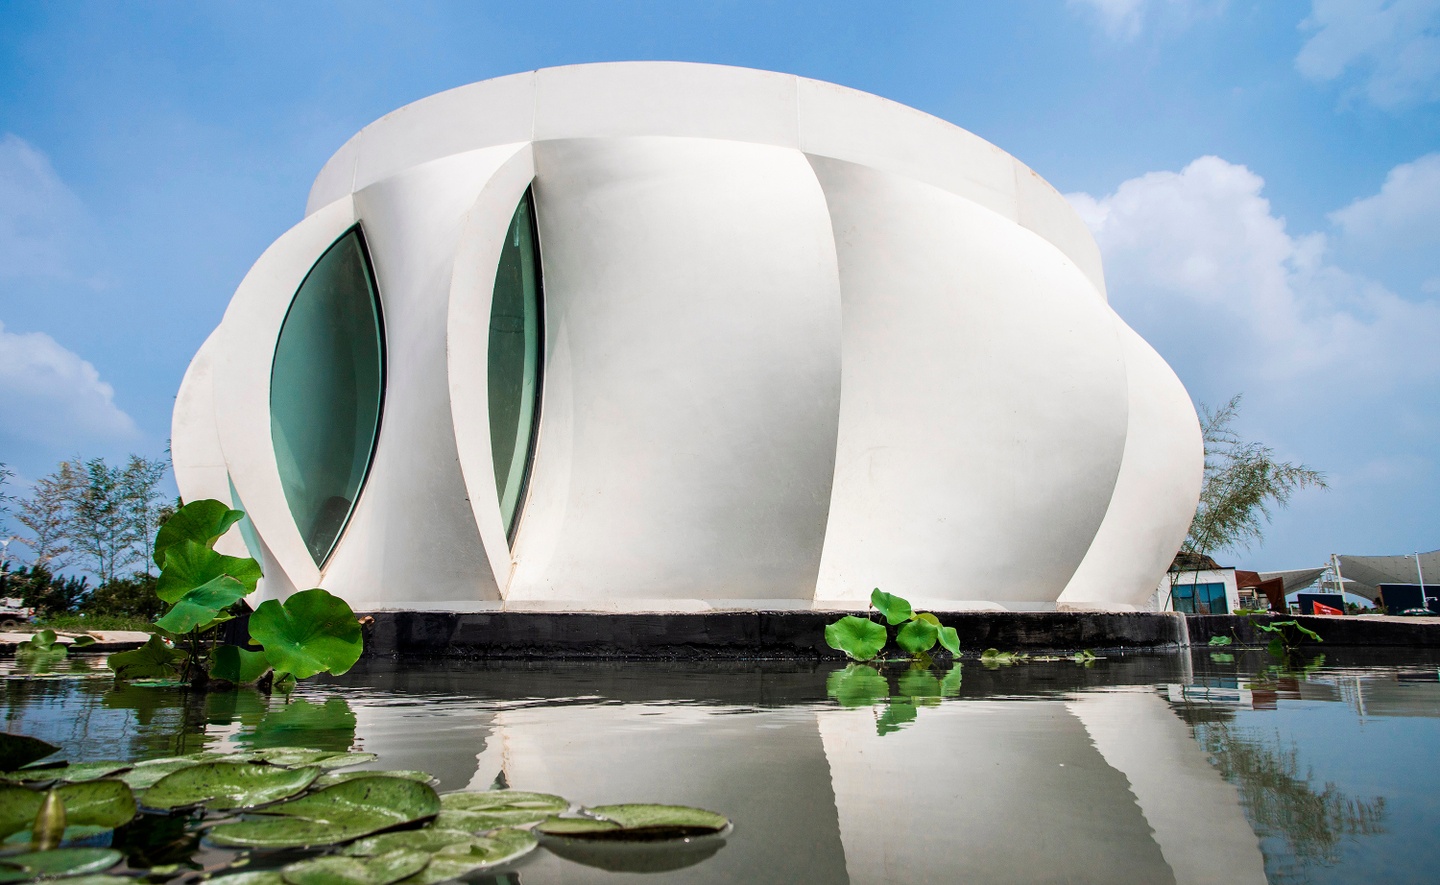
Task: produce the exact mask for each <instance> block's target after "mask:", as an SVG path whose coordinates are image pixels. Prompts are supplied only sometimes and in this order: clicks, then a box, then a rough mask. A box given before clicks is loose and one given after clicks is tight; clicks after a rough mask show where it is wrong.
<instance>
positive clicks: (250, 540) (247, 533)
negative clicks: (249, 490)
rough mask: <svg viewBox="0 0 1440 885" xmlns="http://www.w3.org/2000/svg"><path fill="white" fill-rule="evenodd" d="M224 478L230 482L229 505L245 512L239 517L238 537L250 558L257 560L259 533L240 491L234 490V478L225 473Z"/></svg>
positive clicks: (258, 558)
mask: <svg viewBox="0 0 1440 885" xmlns="http://www.w3.org/2000/svg"><path fill="white" fill-rule="evenodd" d="M225 479H226V480H227V481H229V483H230V506H231V507H234V508H235V509H236V510H239V511H240V512H241V513H244V514H245V515H244V516H242V517H240V522H239V526H240V537H241V538H243V539H244V540H245V549H246V550H247V551H248V552H249V553H250V558H251V559H253V560H255V561H256V562H259V561H261V559H262V557H261V556H260V535H259V533H258V532H256V531H255V523H253V522H251V521H250V511H248V510H246V509H245V502H243V501H241V500H240V493H239V492H237V491H236V490H235V480H234V478H233V477H231V476H230V474H228V473H227V474H225Z"/></svg>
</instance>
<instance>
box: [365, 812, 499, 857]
mask: <svg viewBox="0 0 1440 885" xmlns="http://www.w3.org/2000/svg"><path fill="white" fill-rule="evenodd" d="M441 813H442V814H443V813H444V812H441ZM474 839H475V834H474V833H469V832H466V831H465V830H447V829H443V828H440V827H437V826H428V827H426V828H424V829H423V830H401V831H399V832H397V833H381V834H380V835H378V836H370V837H367V838H365V839H361V840H360V841H358V842H354V843H352V844H350V845H347V846H346V847H345V850H344V851H343V852H342V853H343V854H349V855H351V856H353V857H368V856H370V855H375V854H385V853H387V852H390V851H397V850H399V849H401V848H409V849H413V850H415V851H428V852H431V853H432V854H433V853H434V852H437V851H440V850H441V849H443V848H445V847H446V846H449V845H458V844H460V843H462V842H465V843H468V842H472V841H474Z"/></svg>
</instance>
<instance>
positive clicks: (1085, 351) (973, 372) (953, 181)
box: [172, 63, 1202, 611]
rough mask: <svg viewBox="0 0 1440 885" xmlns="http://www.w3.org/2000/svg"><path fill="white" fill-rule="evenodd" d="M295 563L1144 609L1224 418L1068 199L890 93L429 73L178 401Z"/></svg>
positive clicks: (195, 469) (607, 599)
mask: <svg viewBox="0 0 1440 885" xmlns="http://www.w3.org/2000/svg"><path fill="white" fill-rule="evenodd" d="M172 450H173V456H174V463H175V472H176V476H177V479H178V481H179V485H180V490H181V494H182V496H183V497H184V498H186V499H187V500H189V499H195V498H204V497H214V498H220V499H222V500H228V501H231V502H232V503H233V504H234V505H235V506H237V507H239V508H241V509H243V510H245V511H246V513H247V514H248V518H247V520H245V521H244V522H243V523H242V524H241V529H243V532H239V533H237V535H239V534H243V540H242V538H241V537H238V536H237V537H233V538H227V539H226V540H225V541H224V542H222V543H225V544H229V545H231V546H233V547H236V548H239V547H240V546H241V545H242V543H243V545H244V546H248V547H249V548H250V549H251V551H252V552H253V553H254V554H255V555H256V556H257V558H259V559H260V560H261V561H262V563H263V565H264V567H265V574H266V578H265V581H264V583H263V585H262V594H263V595H264V596H267V597H282V596H284V595H286V594H288V593H289V592H292V591H294V590H296V589H303V588H306V587H312V586H320V587H324V588H326V589H327V590H330V591H331V592H333V593H337V594H339V595H341V596H344V597H345V598H346V599H348V600H349V601H350V602H351V604H352V605H353V606H355V607H356V608H372V609H380V608H392V609H449V610H484V609H487V608H501V607H503V608H506V609H525V608H529V609H551V610H588V611H644V610H675V611H687V610H706V609H712V608H763V609H784V608H808V607H816V608H852V607H863V606H864V604H865V600H866V599H867V598H868V595H869V593H870V590H871V588H873V587H877V586H878V587H881V588H883V589H885V590H887V591H890V592H892V593H897V594H901V595H903V596H906V597H909V598H911V599H913V600H915V601H917V602H918V603H921V604H924V605H926V606H928V607H930V608H933V609H937V610H942V611H943V610H960V609H966V608H996V607H999V608H1006V609H1016V610H1026V609H1047V608H1050V609H1053V608H1055V607H1056V606H1057V605H1059V606H1060V607H1062V608H1063V607H1066V606H1073V607H1076V608H1099V609H1116V610H1123V609H1128V608H1133V607H1136V606H1140V605H1143V604H1144V602H1145V600H1146V599H1147V598H1148V597H1149V596H1150V595H1151V594H1152V593H1153V592H1154V589H1155V586H1156V583H1157V581H1158V580H1159V578H1160V577H1161V575H1162V574H1164V572H1165V569H1166V567H1167V566H1168V564H1169V562H1170V559H1171V557H1172V555H1173V553H1174V552H1175V550H1176V548H1177V547H1178V546H1179V543H1180V541H1181V539H1182V537H1183V536H1184V534H1185V531H1186V527H1187V525H1188V523H1189V519H1190V516H1191V514H1192V513H1193V512H1194V507H1195V502H1196V498H1197V495H1198V492H1199V485H1200V475H1201V464H1202V452H1201V443H1200V435H1199V429H1198V426H1197V422H1196V418H1195V413H1194V410H1193V408H1192V406H1191V404H1190V400H1189V398H1188V396H1187V395H1186V393H1185V390H1184V388H1183V387H1182V386H1181V384H1180V382H1179V380H1178V379H1177V378H1176V377H1175V375H1174V373H1173V372H1172V371H1171V370H1170V368H1169V367H1168V366H1167V365H1166V364H1165V362H1164V361H1163V360H1162V359H1161V358H1160V357H1159V356H1158V355H1157V354H1156V353H1155V351H1154V350H1152V349H1151V348H1150V347H1149V346H1148V345H1147V344H1146V343H1145V342H1144V341H1143V340H1141V338H1140V337H1139V336H1138V335H1136V334H1135V332H1133V331H1132V330H1131V329H1130V328H1129V327H1128V326H1126V325H1125V323H1124V322H1123V321H1122V320H1121V319H1120V317H1118V316H1117V315H1116V314H1115V312H1114V311H1112V310H1111V309H1110V307H1109V305H1108V304H1107V303H1106V297H1105V281H1104V276H1103V273H1102V270H1101V263H1100V255H1099V252H1098V250H1097V248H1096V246H1095V242H1094V240H1093V239H1092V238H1091V236H1090V234H1089V232H1088V231H1087V230H1086V228H1085V226H1084V224H1083V223H1082V222H1081V220H1080V218H1079V217H1078V216H1077V215H1076V214H1075V212H1074V211H1073V210H1072V209H1071V208H1070V206H1069V205H1068V204H1067V203H1066V201H1065V200H1064V199H1063V198H1062V197H1061V196H1060V194H1059V193H1057V192H1056V191H1055V190H1054V189H1053V188H1051V187H1050V186H1049V185H1048V184H1046V183H1045V182H1044V181H1043V180H1041V179H1040V177H1039V176H1037V175H1036V174H1035V173H1034V172H1032V171H1031V170H1030V169H1028V168H1027V167H1026V166H1024V165H1022V164H1021V163H1020V162H1018V161H1017V160H1015V159H1014V158H1013V157H1011V156H1010V155H1008V154H1006V153H1005V152H1003V151H1001V150H1000V149H998V148H996V147H994V146H993V145H991V144H989V143H987V142H985V141H983V140H981V139H980V138H978V137H976V136H974V135H972V134H970V133H969V132H966V131H964V130H962V129H959V128H957V127H955V126H952V125H951V124H949V123H946V122H944V121H942V120H939V119H936V118H934V117H931V116H928V115H926V114H923V113H920V112H919V111H915V110H912V109H910V108H907V107H904V106H902V105H898V104H895V103H893V102H890V101H886V100H884V99H881V98H877V97H875V96H871V95H867V94H864V93H861V92H856V91H854V90H851V89H845V88H842V87H839V86H835V85H831V84H828V83H821V82H817V81H814V80H806V79H803V78H799V77H794V76H790V75H785V74H776V73H768V72H762V71H753V70H745V69H737V68H727V67H717V66H710V65H696V64H674V63H625V64H597V65H579V66H574V67H562V68H551V69H546V70H540V71H536V72H532V73H525V74H517V75H515V76H510V77H502V78H500V79H496V80H489V81H486V82H483V83H476V84H472V85H469V86H464V87H461V88H458V89H454V90H451V91H449V92H444V93H441V94H439V95H435V96H431V97H430V98H426V99H424V100H422V101H418V102H415V103H414V104H411V105H407V106H406V107H403V108H401V109H400V110H397V111H395V112H394V113H392V114H390V115H388V116H386V117H383V118H381V119H380V120H378V121H376V122H375V123H372V124H371V125H369V126H367V127H366V128H365V129H363V130H361V131H360V132H359V133H358V134H357V135H355V136H354V137H353V138H352V139H350V141H349V142H347V143H346V144H345V145H344V146H343V147H341V148H340V150H339V151H338V152H337V153H336V154H335V156H334V157H332V158H331V159H330V161H329V162H328V163H327V164H326V165H325V167H324V168H323V169H322V170H321V172H320V175H319V177H318V178H317V179H316V181H315V184H314V187H313V188H312V190H311V192H310V200H309V205H308V207H307V210H306V216H305V218H304V219H303V220H302V221H300V223H299V224H297V225H295V226H294V227H293V228H291V229H290V230H289V231H287V232H285V233H284V234H282V235H281V236H280V237H279V239H277V240H276V241H275V243H274V244H273V245H271V246H270V248H269V249H267V250H266V251H265V253H264V254H263V255H261V256H260V258H259V260H258V261H257V262H256V263H255V265H254V267H253V268H252V269H251V271H250V272H249V274H248V275H247V276H246V277H245V279H244V281H243V282H242V283H241V284H240V287H239V289H238V290H237V291H236V293H235V295H234V298H233V300H232V301H231V303H230V306H229V308H228V309H227V311H226V313H225V317H224V319H223V321H222V322H221V324H220V326H219V327H218V328H217V329H216V330H215V331H214V332H213V333H212V334H211V336H210V337H209V338H208V339H207V340H206V342H205V344H204V346H203V347H201V349H200V351H199V353H198V354H197V355H196V356H195V359H194V361H193V362H192V364H191V366H190V369H189V371H188V373H187V374H186V376H185V380H184V383H183V385H182V387H181V390H180V395H179V398H178V401H177V404H176V409H175V421H174V429H173V439H172Z"/></svg>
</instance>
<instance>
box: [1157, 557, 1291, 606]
mask: <svg viewBox="0 0 1440 885" xmlns="http://www.w3.org/2000/svg"><path fill="white" fill-rule="evenodd" d="M1255 604H1257V605H1261V603H1259V602H1257V603H1255ZM1268 605H1269V603H1264V604H1263V605H1261V607H1262V608H1263V607H1266V606H1268ZM1149 608H1150V610H1151V611H1167V612H1184V613H1186V614H1190V615H1225V614H1230V613H1232V612H1235V611H1237V610H1238V609H1239V608H1240V586H1239V583H1238V580H1237V578H1236V575H1235V569H1234V568H1231V567H1225V568H1202V569H1186V570H1184V571H1178V572H1168V573H1167V574H1166V575H1165V577H1163V578H1161V579H1160V583H1159V585H1158V586H1157V587H1156V588H1155V596H1154V598H1153V601H1152V603H1151V605H1150V606H1149Z"/></svg>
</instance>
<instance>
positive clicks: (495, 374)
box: [487, 191, 542, 541]
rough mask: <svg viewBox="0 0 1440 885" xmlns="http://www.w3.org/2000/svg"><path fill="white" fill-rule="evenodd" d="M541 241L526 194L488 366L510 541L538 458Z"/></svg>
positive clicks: (501, 272) (509, 249) (509, 247)
mask: <svg viewBox="0 0 1440 885" xmlns="http://www.w3.org/2000/svg"><path fill="white" fill-rule="evenodd" d="M538 239H539V237H538V236H537V234H536V229H535V209H534V201H533V199H532V197H531V195H530V192H529V191H526V193H525V196H524V197H523V198H522V199H521V200H520V205H519V206H517V207H516V208H515V215H514V217H512V218H511V219H510V229H509V230H508V231H507V232H506V235H505V244H504V247H503V248H502V249H501V251H500V266H499V267H498V268H497V269H496V271H495V292H494V296H493V298H492V300H491V302H490V342H489V351H488V355H489V359H488V365H487V373H488V379H487V389H488V393H489V398H490V451H491V454H492V455H493V456H494V459H495V490H496V493H497V494H498V495H499V498H500V517H501V519H503V520H504V522H505V535H506V537H507V538H508V539H510V540H512V541H513V540H514V537H515V526H516V523H517V519H516V517H517V516H518V514H519V509H520V501H521V496H522V493H523V491H524V489H525V483H526V480H527V479H528V477H529V472H530V461H531V458H532V457H533V456H534V449H535V429H536V417H537V416H538V415H539V411H540V342H541V330H542V316H541V297H542V292H541V280H540V250H539V247H538Z"/></svg>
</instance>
